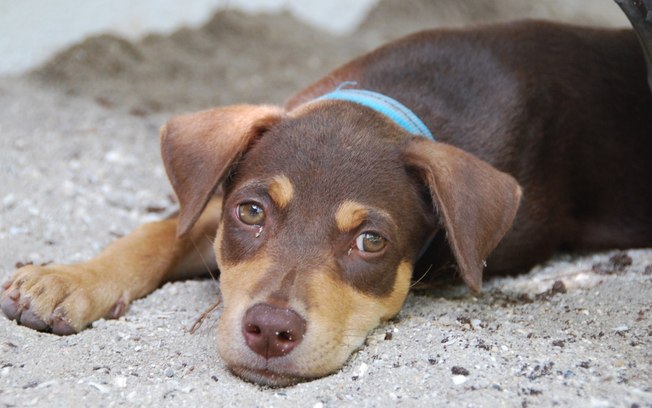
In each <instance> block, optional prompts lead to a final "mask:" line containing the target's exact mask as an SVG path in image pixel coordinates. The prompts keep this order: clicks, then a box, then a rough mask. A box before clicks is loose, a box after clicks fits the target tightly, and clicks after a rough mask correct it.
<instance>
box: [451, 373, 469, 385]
mask: <svg viewBox="0 0 652 408" xmlns="http://www.w3.org/2000/svg"><path fill="white" fill-rule="evenodd" d="M466 380H467V378H466V376H465V375H454V376H453V384H455V385H460V384H464V383H465V382H466Z"/></svg>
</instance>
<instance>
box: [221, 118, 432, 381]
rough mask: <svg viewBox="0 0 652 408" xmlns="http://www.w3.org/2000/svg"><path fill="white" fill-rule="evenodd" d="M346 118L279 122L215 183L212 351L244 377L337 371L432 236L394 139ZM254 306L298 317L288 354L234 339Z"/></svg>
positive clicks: (390, 302) (393, 305)
mask: <svg viewBox="0 0 652 408" xmlns="http://www.w3.org/2000/svg"><path fill="white" fill-rule="evenodd" d="M347 116H348V115H347V112H346V110H338V109H330V110H329V111H328V114H325V112H324V111H323V110H314V111H312V112H305V113H304V114H303V115H301V116H300V117H297V118H286V119H285V120H284V121H283V122H282V123H279V124H277V125H276V126H275V127H274V128H272V129H270V130H269V131H268V132H266V133H265V134H264V135H263V136H262V137H261V138H260V139H259V140H258V141H257V142H256V143H255V144H254V145H253V147H251V149H250V150H249V151H248V152H247V153H246V154H245V156H244V157H243V159H242V161H241V163H240V164H239V165H237V166H236V167H234V168H233V169H232V171H233V176H232V177H233V178H232V180H229V181H227V183H226V184H225V187H224V190H225V196H224V211H223V219H222V223H221V225H220V227H219V229H218V234H217V238H216V240H215V253H216V256H217V259H218V265H219V267H220V281H221V290H222V295H223V301H224V305H225V307H224V311H223V314H222V317H221V320H220V324H219V329H218V344H219V349H220V353H221V355H222V357H223V358H224V359H225V360H226V361H227V363H228V364H229V366H230V367H231V368H232V369H233V370H234V371H235V372H237V373H238V374H240V375H242V376H243V377H245V378H249V379H253V380H255V381H258V382H265V383H274V384H279V383H286V382H293V381H296V380H298V379H303V378H313V377H318V376H322V375H325V374H327V373H330V372H332V371H333V370H336V369H338V368H339V367H341V366H342V364H343V363H344V362H345V360H346V359H347V358H348V356H349V355H350V354H351V352H352V351H353V350H354V349H355V348H357V347H359V346H360V345H361V344H362V342H363V341H364V339H365V336H366V334H367V333H368V331H369V330H370V329H372V328H374V327H375V326H377V325H378V323H379V322H380V321H381V320H383V319H388V318H391V317H392V316H394V315H395V314H396V313H397V312H398V311H399V309H400V308H401V305H402V304H403V301H404V299H405V297H406V295H407V292H408V288H409V286H410V277H411V273H412V264H413V262H414V259H415V257H416V255H417V252H418V251H419V249H420V246H421V245H423V242H424V241H425V240H426V238H427V235H429V234H430V233H431V231H432V230H433V229H434V228H435V219H434V214H433V212H432V211H431V209H430V206H431V204H430V203H429V202H425V201H424V199H423V196H424V194H423V193H424V192H425V190H424V188H423V187H422V186H420V185H419V184H418V183H417V180H416V177H415V176H414V175H411V174H410V173H409V169H407V168H406V167H405V166H404V164H403V163H404V162H403V158H402V151H401V146H400V141H401V138H398V137H396V135H394V134H391V132H388V131H387V130H385V129H382V128H381V129H378V128H377V126H376V128H375V129H374V128H369V126H368V124H366V123H365V122H366V120H365V118H357V121H356V120H355V119H353V118H351V119H349V118H347ZM365 125H367V126H365ZM390 129H391V128H390ZM261 304H264V305H271V306H273V307H274V308H280V309H289V310H291V311H293V312H294V313H296V314H297V315H298V316H300V318H301V319H303V320H304V324H305V327H302V328H301V331H303V333H301V334H296V336H300V337H301V338H300V339H296V338H295V339H293V341H294V342H296V345H292V348H293V350H292V352H290V353H287V354H284V355H280V356H276V357H275V358H269V359H268V358H266V356H265V352H264V351H263V352H262V353H261V352H257V351H258V350H255V349H253V348H251V347H250V345H249V344H248V343H250V341H249V342H248V341H247V340H248V339H247V336H248V335H247V334H245V335H242V334H241V333H242V332H243V330H245V331H246V330H247V324H248V322H247V314H248V312H249V311H250V310H252V307H255V306H256V305H261ZM295 330H296V329H295ZM234 334H236V335H234ZM289 335H290V336H292V333H290V334H289Z"/></svg>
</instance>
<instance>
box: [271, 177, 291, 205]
mask: <svg viewBox="0 0 652 408" xmlns="http://www.w3.org/2000/svg"><path fill="white" fill-rule="evenodd" d="M268 193H269V196H270V197H271V199H272V201H274V203H275V204H276V205H277V206H278V207H279V208H281V209H282V208H285V207H287V205H288V204H290V201H292V198H293V197H294V186H293V185H292V182H291V181H290V179H289V178H288V177H287V176H286V175H284V174H279V175H276V176H274V178H273V179H272V182H271V183H270V184H269V189H268Z"/></svg>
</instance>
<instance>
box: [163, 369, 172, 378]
mask: <svg viewBox="0 0 652 408" xmlns="http://www.w3.org/2000/svg"><path fill="white" fill-rule="evenodd" d="M163 374H164V375H165V376H166V377H174V370H173V369H172V367H168V368H166V369H165V370H163Z"/></svg>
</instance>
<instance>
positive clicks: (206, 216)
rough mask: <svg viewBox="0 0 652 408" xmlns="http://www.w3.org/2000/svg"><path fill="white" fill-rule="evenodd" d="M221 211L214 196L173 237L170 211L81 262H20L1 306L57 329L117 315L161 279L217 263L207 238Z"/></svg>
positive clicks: (35, 324)
mask: <svg viewBox="0 0 652 408" xmlns="http://www.w3.org/2000/svg"><path fill="white" fill-rule="evenodd" d="M220 215H221V200H220V199H217V198H216V199H214V200H212V201H211V202H210V203H209V204H208V206H207V207H206V210H205V211H204V212H203V214H202V216H201V217H200V218H199V220H198V222H197V223H196V224H195V225H194V227H193V228H192V229H191V230H190V231H189V232H188V233H187V234H186V235H185V236H184V237H181V238H178V237H177V225H178V219H177V218H176V217H174V218H170V219H167V220H164V221H159V222H152V223H148V224H144V225H141V226H140V227H138V228H137V229H136V230H134V231H133V232H132V233H130V234H129V235H127V236H125V237H123V238H120V239H118V240H117V241H115V242H114V243H112V244H111V245H110V246H108V247H107V248H106V249H105V250H104V251H102V252H101V253H100V254H99V255H98V256H97V257H95V258H93V259H91V260H89V261H86V262H83V263H78V264H72V265H47V266H36V265H29V266H25V267H23V268H21V269H19V270H18V271H16V273H15V274H14V276H13V277H12V278H11V279H10V280H9V281H8V282H6V283H4V284H3V285H2V294H1V295H0V307H1V308H2V311H3V312H4V313H5V315H7V317H9V318H10V319H12V320H16V321H17V322H19V323H20V324H22V325H24V326H28V327H31V328H33V329H36V330H44V331H50V330H51V331H52V332H53V333H56V334H71V333H76V332H78V331H80V330H82V329H83V328H84V327H86V326H87V325H88V324H90V323H91V322H93V321H94V320H97V319H99V318H101V317H109V318H117V317H119V316H120V315H121V314H122V313H124V311H125V309H126V307H127V305H129V303H130V302H131V301H132V300H134V299H137V298H139V297H142V296H145V295H146V294H148V293H150V292H152V291H153V290H154V289H156V288H157V287H158V286H159V285H160V284H161V283H162V282H164V281H166V280H170V279H178V278H183V277H190V276H193V275H198V274H201V273H202V272H203V273H205V272H207V269H216V266H215V259H214V254H213V252H212V244H213V239H214V237H215V232H216V230H217V225H218V223H219V219H220Z"/></svg>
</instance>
